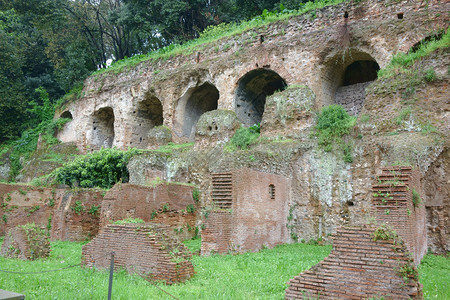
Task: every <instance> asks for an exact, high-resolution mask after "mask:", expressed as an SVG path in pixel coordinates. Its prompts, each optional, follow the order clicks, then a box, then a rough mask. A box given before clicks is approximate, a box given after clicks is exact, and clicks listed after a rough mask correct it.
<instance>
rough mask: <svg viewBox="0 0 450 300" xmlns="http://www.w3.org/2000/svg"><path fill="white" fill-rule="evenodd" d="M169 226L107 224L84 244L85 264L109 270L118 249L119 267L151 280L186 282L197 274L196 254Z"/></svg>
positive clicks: (115, 262)
mask: <svg viewBox="0 0 450 300" xmlns="http://www.w3.org/2000/svg"><path fill="white" fill-rule="evenodd" d="M168 229H169V228H168V226H164V225H154V224H153V225H152V224H145V225H144V224H126V225H115V224H111V225H107V226H106V227H104V228H102V229H101V231H100V233H99V234H98V236H97V237H96V238H95V239H93V240H92V241H91V242H90V243H88V244H86V245H84V246H83V250H82V263H83V264H84V265H86V266H88V267H91V268H92V267H94V266H95V267H96V268H99V269H106V268H109V266H110V253H111V252H112V251H114V252H115V255H114V267H115V269H119V268H124V269H126V270H127V271H128V272H129V273H137V274H139V275H141V276H143V277H145V278H146V279H149V280H164V281H166V283H168V284H172V283H175V282H184V281H185V280H187V279H189V278H191V277H192V276H193V275H194V267H193V265H192V263H191V261H190V258H191V257H192V254H191V253H190V252H189V250H187V248H186V247H185V246H184V245H183V244H182V243H178V242H177V241H175V240H174V239H172V238H170V237H169V236H168V235H167V230H168Z"/></svg>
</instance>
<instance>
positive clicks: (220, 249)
mask: <svg viewBox="0 0 450 300" xmlns="http://www.w3.org/2000/svg"><path fill="white" fill-rule="evenodd" d="M289 185H290V181H289V179H288V178H286V177H283V176H280V175H275V174H268V173H263V172H258V171H254V170H251V169H240V170H235V171H233V172H229V173H215V174H212V201H213V206H212V210H211V211H208V212H206V213H205V218H204V225H205V228H204V230H202V248H201V253H202V254H203V255H205V254H210V253H211V252H213V253H227V252H228V251H236V252H245V251H256V250H259V249H261V247H263V246H267V247H274V246H275V245H278V244H282V243H286V242H287V241H288V232H287V228H286V219H287V214H288V208H287V205H286V204H287V203H288V201H289V194H288V193H287V191H288V190H289Z"/></svg>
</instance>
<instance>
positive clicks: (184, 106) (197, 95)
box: [176, 82, 219, 140]
mask: <svg viewBox="0 0 450 300" xmlns="http://www.w3.org/2000/svg"><path fill="white" fill-rule="evenodd" d="M218 100H219V91H218V90H217V88H216V87H215V86H214V85H213V84H211V83H210V82H205V83H203V84H202V85H200V86H198V87H195V88H190V89H189V90H188V91H187V92H186V93H185V94H184V95H183V97H181V99H180V100H179V101H178V105H177V109H176V121H177V124H178V126H177V127H178V132H179V133H181V136H183V137H187V138H189V139H190V140H193V139H194V136H195V126H196V124H197V121H198V119H199V118H200V116H201V115H202V114H204V113H205V112H208V111H211V110H215V109H217V103H218Z"/></svg>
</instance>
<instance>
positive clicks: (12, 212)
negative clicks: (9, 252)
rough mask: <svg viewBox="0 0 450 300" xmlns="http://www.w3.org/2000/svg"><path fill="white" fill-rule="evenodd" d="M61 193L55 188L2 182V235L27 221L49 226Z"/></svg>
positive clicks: (0, 186)
mask: <svg viewBox="0 0 450 300" xmlns="http://www.w3.org/2000/svg"><path fill="white" fill-rule="evenodd" d="M59 193H60V191H59V190H55V189H49V188H41V187H34V186H29V185H19V184H3V183H0V235H4V234H5V233H6V232H7V231H8V230H9V229H11V228H14V227H16V226H18V225H25V224H27V223H35V224H36V225H38V226H44V227H47V226H49V222H51V216H52V211H53V207H54V205H55V204H56V199H57V197H58V195H59Z"/></svg>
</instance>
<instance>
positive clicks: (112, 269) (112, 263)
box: [108, 251, 114, 300]
mask: <svg viewBox="0 0 450 300" xmlns="http://www.w3.org/2000/svg"><path fill="white" fill-rule="evenodd" d="M113 274H114V251H113V252H111V265H110V266H109V287H108V300H111V293H112V282H113Z"/></svg>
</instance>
